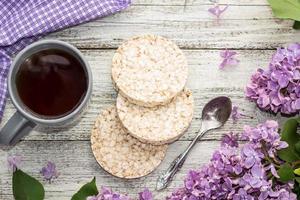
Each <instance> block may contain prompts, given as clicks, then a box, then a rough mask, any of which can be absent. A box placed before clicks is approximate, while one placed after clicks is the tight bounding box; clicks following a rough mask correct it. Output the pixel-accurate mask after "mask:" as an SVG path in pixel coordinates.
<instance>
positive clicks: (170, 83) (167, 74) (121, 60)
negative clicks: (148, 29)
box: [112, 35, 188, 107]
mask: <svg viewBox="0 0 300 200" xmlns="http://www.w3.org/2000/svg"><path fill="white" fill-rule="evenodd" d="M187 75H188V67H187V61H186V57H185V56H184V54H183V52H182V51H181V50H180V49H179V48H178V46H177V45H176V44H174V43H173V42H171V41H170V40H168V39H166V38H163V37H160V36H154V35H144V36H139V37H135V38H132V39H130V40H128V41H126V42H124V43H123V44H122V45H121V46H120V47H119V48H118V49H117V51H116V53H115V55H114V57H113V61H112V79H113V82H114V84H115V85H116V87H117V88H118V90H119V92H120V93H121V94H122V95H123V96H124V97H127V98H128V100H129V101H130V102H131V103H135V104H138V105H141V106H146V107H154V106H157V105H165V104H167V103H169V102H170V101H171V100H172V98H174V97H175V96H177V95H178V94H179V93H180V92H181V91H182V90H183V88H184V86H185V83H186V81H187Z"/></svg>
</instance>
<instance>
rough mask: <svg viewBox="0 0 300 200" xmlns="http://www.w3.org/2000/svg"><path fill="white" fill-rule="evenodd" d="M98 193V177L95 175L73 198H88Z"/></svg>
mask: <svg viewBox="0 0 300 200" xmlns="http://www.w3.org/2000/svg"><path fill="white" fill-rule="evenodd" d="M98 193H99V192H98V189H97V186H96V178H95V177H94V178H93V180H92V181H91V182H89V183H87V184H85V185H84V186H82V187H81V188H80V190H79V191H78V192H77V193H76V194H74V196H73V197H72V199H71V200H86V198H87V197H89V196H94V195H97V194H98Z"/></svg>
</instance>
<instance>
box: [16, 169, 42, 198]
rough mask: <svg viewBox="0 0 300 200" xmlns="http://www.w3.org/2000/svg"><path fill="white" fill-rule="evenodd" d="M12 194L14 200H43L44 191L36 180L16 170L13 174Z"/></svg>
mask: <svg viewBox="0 0 300 200" xmlns="http://www.w3.org/2000/svg"><path fill="white" fill-rule="evenodd" d="M13 194H14V197H15V200H43V199H44V196H45V190H44V187H43V185H42V184H41V183H40V182H39V181H38V180H36V179H35V178H33V177H31V176H29V175H28V174H26V173H24V172H23V171H21V170H19V169H18V170H16V171H15V172H14V173H13Z"/></svg>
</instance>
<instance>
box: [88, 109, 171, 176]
mask: <svg viewBox="0 0 300 200" xmlns="http://www.w3.org/2000/svg"><path fill="white" fill-rule="evenodd" d="M91 146H92V151H93V153H94V156H95V158H96V160H97V162H98V163H99V164H100V166H101V167H102V168H103V169H104V170H106V171H107V172H109V173H110V174H112V175H114V176H117V177H120V178H128V179H130V178H138V177H142V176H145V175H147V174H149V173H150V172H152V171H153V170H154V169H155V168H156V167H157V166H158V165H159V164H160V163H161V161H162V160H163V158H164V156H165V153H166V149H167V146H166V145H161V146H153V145H150V144H144V143H142V142H140V141H139V140H137V139H135V138H134V137H132V136H131V135H129V134H128V133H127V131H125V129H124V128H123V126H122V124H121V122H120V121H119V118H118V116H117V111H116V108H115V106H113V107H111V108H108V109H106V110H104V111H103V112H102V113H101V114H100V115H99V116H98V118H97V120H96V122H95V126H94V128H93V129H92V134H91Z"/></svg>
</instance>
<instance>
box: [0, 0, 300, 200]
mask: <svg viewBox="0 0 300 200" xmlns="http://www.w3.org/2000/svg"><path fill="white" fill-rule="evenodd" d="M184 2H185V0H133V5H132V6H131V7H130V8H129V9H127V10H125V11H123V12H121V13H118V14H115V15H113V16H109V17H106V18H103V19H98V20H96V21H93V22H90V23H86V24H83V25H79V26H76V27H73V28H69V29H65V30H62V31H59V32H56V33H53V34H50V35H49V36H47V38H53V39H60V40H64V41H67V42H70V43H71V44H73V45H76V46H77V47H79V48H81V50H82V51H83V53H84V55H85V56H86V58H87V60H88V62H89V63H90V65H91V68H92V72H93V76H94V85H93V86H94V91H93V95H92V98H91V102H90V105H89V107H88V109H87V110H86V113H85V114H84V115H83V117H82V118H81V120H80V121H79V123H78V124H77V125H76V126H71V127H68V128H58V127H52V128H50V127H47V128H46V127H44V128H42V127H37V129H35V130H34V131H33V132H32V133H31V134H30V135H28V136H27V137H25V138H24V139H23V141H22V142H20V143H19V144H18V145H17V146H15V147H14V148H11V149H5V148H0V200H12V199H13V196H12V189H11V188H12V187H11V173H10V172H8V170H7V167H6V159H7V156H8V155H16V154H19V155H21V156H23V157H24V162H23V165H22V169H23V170H24V171H26V172H28V173H29V174H31V175H33V176H34V177H36V178H37V179H39V180H42V178H41V176H40V175H39V170H40V169H41V167H42V166H43V165H45V164H46V162H47V161H48V160H50V161H53V162H55V163H56V164H57V168H58V170H59V171H60V173H61V175H60V176H59V178H58V179H57V180H55V181H54V183H52V184H49V183H46V182H43V183H44V185H45V189H46V200H57V199H59V200H69V199H70V197H71V196H72V195H73V194H74V193H75V192H76V191H77V190H78V189H79V188H80V187H81V186H82V185H83V184H84V183H86V182H88V181H90V180H91V179H92V178H93V176H96V177H97V183H98V186H109V187H112V188H113V189H114V190H116V191H119V192H123V193H128V194H130V196H132V197H134V196H136V194H137V193H138V192H139V191H141V190H142V189H143V188H145V187H149V188H150V190H154V187H155V184H156V179H157V177H158V174H159V173H160V172H161V171H162V170H165V169H166V168H167V166H168V164H169V163H170V162H171V161H172V160H173V159H174V158H175V157H176V156H177V155H178V154H179V153H180V152H182V150H183V149H184V148H185V147H186V146H187V145H188V142H189V140H191V139H192V138H193V137H194V136H195V134H196V132H197V131H198V129H199V125H200V116H201V109H202V108H203V106H204V104H205V103H206V102H207V101H209V100H210V99H211V98H213V97H216V96H220V95H226V96H229V97H230V98H231V99H232V101H233V104H235V105H238V106H239V107H240V109H241V112H242V113H243V114H245V115H246V116H245V117H243V118H242V119H241V120H239V121H238V123H236V124H234V123H233V122H232V121H231V120H230V121H229V122H228V123H227V124H226V125H225V126H224V127H222V128H221V129H218V130H214V131H212V132H210V133H208V134H206V135H205V137H204V138H203V140H202V141H200V142H198V143H197V145H196V146H195V149H194V150H193V151H192V153H191V154H190V156H189V157H188V159H187V161H186V163H185V165H184V166H183V169H182V170H181V171H180V172H179V173H178V174H177V175H176V177H175V179H174V181H173V182H172V184H171V185H170V187H169V188H168V189H167V190H165V191H163V192H160V193H158V192H154V194H155V200H162V199H164V197H166V195H167V194H170V192H171V190H173V189H174V188H176V187H180V186H182V184H183V179H184V177H185V174H186V173H187V172H188V170H189V169H192V168H198V167H200V166H202V165H203V164H205V163H207V162H208V161H209V159H210V157H211V155H212V153H213V151H214V150H215V149H217V148H218V146H219V140H220V138H221V136H222V135H223V134H224V133H227V132H229V131H234V132H241V131H242V129H243V126H244V125H252V126H255V125H257V124H258V123H259V122H263V121H265V120H266V119H276V120H278V121H279V122H280V123H282V122H283V121H284V120H285V119H286V118H283V117H280V116H277V117H275V116H272V115H269V114H267V113H264V112H261V111H259V110H258V109H257V108H256V106H255V104H254V103H251V102H249V101H247V100H246V99H245V98H244V88H245V86H246V84H247V83H248V81H249V79H250V76H251V74H252V73H253V72H254V71H255V70H256V69H257V67H267V64H268V61H269V59H270V58H271V55H272V54H273V52H274V49H276V48H277V47H279V46H281V45H286V44H287V43H290V42H297V41H298V42H299V38H300V32H299V31H295V30H293V29H292V27H291V26H292V24H293V22H292V21H289V20H279V19H276V18H274V16H273V14H272V12H271V9H270V7H269V6H268V3H267V0H219V1H218V2H219V4H221V5H222V6H224V5H226V4H228V5H229V8H228V10H227V11H226V12H225V13H223V15H222V17H221V18H222V19H221V20H220V21H219V22H217V21H216V19H215V18H214V17H213V16H212V15H210V14H209V13H208V12H207V10H208V8H210V7H212V6H213V5H214V4H215V2H217V0H187V1H186V2H187V4H186V6H184ZM145 33H152V34H158V35H162V36H165V37H168V38H170V39H172V40H173V41H175V42H176V43H177V44H178V45H179V46H180V47H181V48H182V49H184V52H185V54H186V56H187V59H188V62H189V71H190V72H189V80H188V83H187V86H188V87H189V88H190V89H191V90H192V91H193V93H194V97H195V116H194V120H193V122H192V124H191V127H190V128H189V129H188V131H187V133H186V134H185V135H184V136H183V137H182V138H180V140H179V141H177V142H175V143H173V144H172V145H171V146H170V148H169V150H168V154H167V156H166V158H165V160H164V161H163V163H162V164H161V165H160V167H159V168H158V169H157V170H156V171H154V173H152V174H150V175H149V176H147V177H144V178H141V179H136V180H130V181H126V180H122V179H118V178H114V177H112V176H110V175H109V174H107V173H106V172H104V171H103V170H102V169H101V168H100V167H99V166H98V165H97V163H96V161H95V159H94V157H93V155H92V153H91V150H90V142H89V137H90V130H91V128H92V126H93V124H94V121H95V118H96V116H97V115H98V114H99V112H101V110H102V109H103V108H105V107H107V106H109V105H111V104H114V103H115V99H116V92H115V91H114V89H113V86H112V83H111V79H110V69H111V59H112V56H113V54H114V49H116V48H117V47H118V46H119V45H120V44H121V43H122V42H123V41H124V39H128V38H130V37H132V36H135V35H139V34H145ZM226 48H228V49H236V50H237V52H238V56H237V57H238V59H239V60H240V64H239V65H238V66H236V67H228V68H226V69H225V70H219V69H218V65H219V63H220V61H221V58H220V56H219V53H220V50H221V49H226ZM13 112H15V109H14V107H13V105H12V103H11V101H10V100H8V104H7V107H6V110H5V115H4V119H3V121H2V123H1V124H0V128H1V127H3V125H4V124H5V122H6V121H7V120H8V118H9V117H10V116H11V115H12V114H13Z"/></svg>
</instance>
